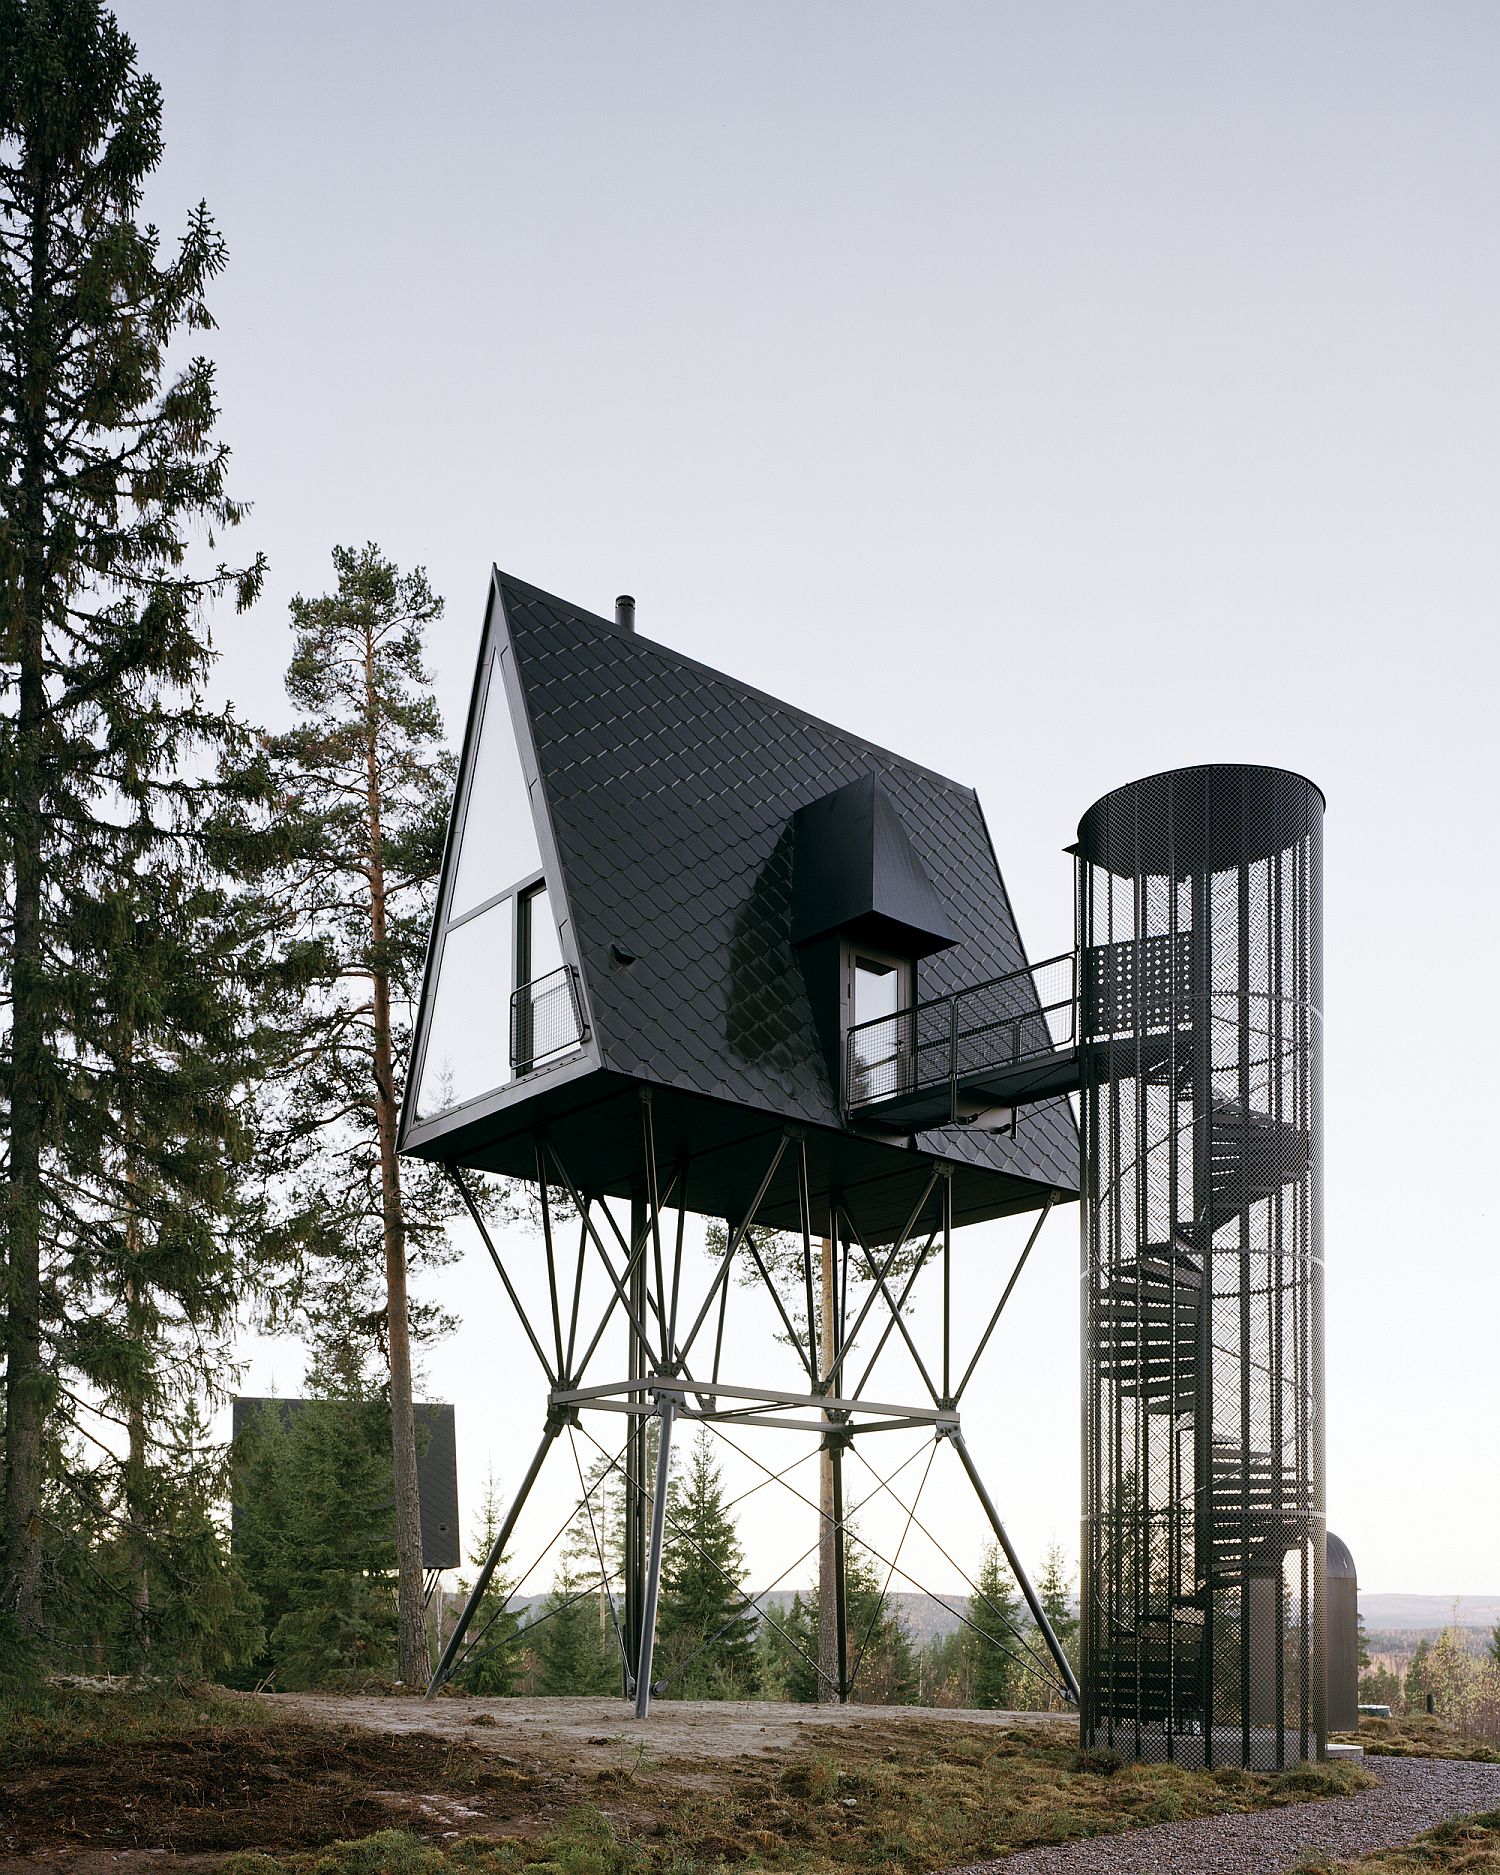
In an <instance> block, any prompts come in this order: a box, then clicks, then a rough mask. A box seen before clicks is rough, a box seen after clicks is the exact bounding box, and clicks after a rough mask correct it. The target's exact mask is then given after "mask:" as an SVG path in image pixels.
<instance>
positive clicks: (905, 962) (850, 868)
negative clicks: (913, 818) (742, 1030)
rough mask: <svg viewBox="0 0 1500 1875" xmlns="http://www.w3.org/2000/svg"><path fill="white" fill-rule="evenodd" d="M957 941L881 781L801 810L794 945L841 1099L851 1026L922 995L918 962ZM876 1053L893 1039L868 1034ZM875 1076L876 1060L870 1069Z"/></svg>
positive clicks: (885, 1018)
mask: <svg viewBox="0 0 1500 1875" xmlns="http://www.w3.org/2000/svg"><path fill="white" fill-rule="evenodd" d="M959 941H960V933H959V932H958V931H957V930H956V929H955V928H954V925H953V921H952V920H951V919H950V918H949V916H948V913H947V911H946V909H945V908H944V905H943V902H942V899H941V898H940V897H939V895H938V892H937V888H936V887H935V886H934V885H933V883H932V880H931V879H930V878H929V877H928V874H927V870H926V868H925V867H924V866H923V864H922V861H921V860H920V859H919V858H918V856H917V852H916V849H915V848H914V847H913V845H912V843H911V838H910V836H909V835H908V833H907V831H906V828H905V827H904V826H903V825H902V823H901V816H900V814H899V813H898V812H897V810H896V806H895V803H894V802H893V801H892V800H891V797H890V795H889V794H888V793H887V792H886V790H885V788H884V787H883V786H882V785H881V781H880V777H879V776H878V775H877V774H868V775H862V776H861V777H860V778H859V780H858V781H851V782H849V783H848V784H847V786H845V787H842V788H836V789H835V790H834V791H833V793H831V794H825V795H823V796H822V798H821V799H819V800H816V801H812V802H809V803H808V805H807V806H805V807H802V808H799V809H798V810H797V813H796V814H795V816H794V817H793V835H792V943H793V945H794V947H795V948H796V950H797V951H798V953H799V956H800V958H801V962H802V969H803V974H804V976H805V977H806V980H807V988H808V995H809V997H810V998H811V1001H812V1007H813V1018H814V1020H815V1021H816V1023H817V1026H818V1035H819V1038H820V1040H821V1041H822V1044H823V1049H824V1053H825V1055H826V1056H827V1059H828V1067H829V1074H830V1076H831V1077H832V1080H833V1084H834V1086H835V1088H838V1089H840V1096H841V1099H842V1098H843V1097H844V1094H845V1093H846V1091H847V1090H844V1089H843V1087H842V1083H843V1079H844V1071H845V1058H846V1054H847V1048H846V1041H847V1037H848V1035H849V1032H850V1030H851V1029H855V1030H859V1029H862V1027H863V1025H864V1024H865V1023H869V1022H876V1021H881V1022H884V1023H888V1022H889V1019H890V1018H892V1017H894V1016H895V1015H897V1014H898V1013H899V1012H900V1011H901V1010H903V1009H910V1008H911V1007H912V1005H913V1004H914V1003H915V1002H916V998H917V981H916V977H917V970H916V967H917V964H918V962H919V961H920V960H921V959H922V958H923V957H930V956H932V954H933V953H934V952H935V951H940V950H947V949H948V948H949V947H950V946H951V945H954V944H957V943H958V942H959ZM869 1033H870V1036H871V1041H872V1045H873V1046H874V1047H875V1048H876V1049H877V1051H879V1050H882V1049H884V1048H885V1046H886V1044H887V1042H888V1041H889V1036H887V1035H886V1034H885V1032H884V1029H882V1030H876V1031H870V1032H869ZM864 1067H865V1069H866V1070H867V1071H868V1070H874V1071H877V1072H878V1063H876V1062H871V1063H867V1064H864Z"/></svg>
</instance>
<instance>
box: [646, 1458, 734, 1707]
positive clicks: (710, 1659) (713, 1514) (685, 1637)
mask: <svg viewBox="0 0 1500 1875" xmlns="http://www.w3.org/2000/svg"><path fill="white" fill-rule="evenodd" d="M744 1573H745V1558H744V1553H743V1552H742V1550H741V1549H740V1543H739V1537H738V1535H737V1533H736V1531H735V1527H734V1522H733V1519H732V1518H731V1516H730V1514H729V1512H728V1511H727V1510H726V1509H725V1506H724V1480H723V1476H722V1474H721V1472H720V1470H719V1467H718V1465H717V1464H716V1463H715V1461H714V1455H713V1450H712V1447H711V1446H710V1443H709V1438H708V1434H707V1433H706V1432H705V1431H703V1430H701V1429H700V1430H699V1433H698V1437H697V1439H696V1440H695V1442H694V1444H693V1447H692V1450H691V1452H690V1454H689V1456H688V1463H687V1471H686V1475H685V1476H683V1475H682V1474H674V1476H673V1477H672V1480H671V1482H670V1484H669V1485H668V1487H667V1525H666V1536H665V1541H664V1544H663V1550H662V1581H661V1602H660V1607H659V1611H658V1616H657V1626H656V1637H657V1639H656V1664H655V1667H654V1669H653V1671H654V1674H655V1677H656V1678H658V1679H671V1680H672V1689H671V1690H672V1692H673V1694H674V1695H675V1696H676V1697H679V1698H682V1699H746V1698H748V1697H749V1696H750V1694H751V1692H752V1691H753V1689H754V1685H755V1655H756V1648H755V1630H756V1619H755V1615H754V1613H753V1611H751V1610H749V1609H747V1608H745V1606H744V1599H745V1597H744V1588H743V1578H744ZM679 1669H682V1671H681V1673H680V1677H674V1676H675V1675H678V1673H679Z"/></svg>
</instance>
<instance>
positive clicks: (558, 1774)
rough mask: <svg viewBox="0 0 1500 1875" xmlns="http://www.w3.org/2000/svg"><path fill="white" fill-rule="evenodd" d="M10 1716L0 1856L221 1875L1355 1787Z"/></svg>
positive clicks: (802, 1871) (559, 1858)
mask: <svg viewBox="0 0 1500 1875" xmlns="http://www.w3.org/2000/svg"><path fill="white" fill-rule="evenodd" d="M18 1717H19V1718H20V1721H21V1723H20V1724H19V1726H18V1725H17V1724H16V1722H15V1720H14V1719H13V1720H12V1722H11V1723H10V1725H9V1726H8V1728H7V1744H8V1746H9V1747H14V1748H13V1749H8V1750H7V1752H6V1753H5V1755H4V1761H3V1767H0V1848H3V1849H5V1850H9V1851H11V1852H12V1853H20V1854H24V1853H26V1852H27V1851H28V1850H32V1851H34V1850H35V1849H37V1848H40V1847H42V1846H46V1847H49V1848H56V1847H63V1846H68V1847H78V1848H80V1849H81V1848H83V1847H85V1846H87V1847H89V1848H95V1849H114V1850H120V1849H127V1848H141V1849H145V1848H152V1849H170V1850H176V1851H178V1852H179V1853H187V1852H196V1853H200V1854H201V1853H204V1852H215V1851H216V1852H219V1853H221V1854H224V1855H225V1857H226V1859H225V1860H224V1861H223V1862H222V1863H221V1865H220V1866H221V1867H222V1868H223V1869H224V1870H225V1871H226V1875H521V1872H522V1871H529V1872H530V1875H719V1872H720V1871H736V1870H740V1869H744V1870H746V1871H755V1870H766V1871H788V1872H795V1875H835V1871H839V1872H842V1871H847V1870H863V1871H870V1875H918V1872H919V1871H925V1870H930V1869H934V1868H942V1867H945V1866H948V1865H951V1864H953V1863H961V1862H973V1861H980V1860H983V1859H986V1858H987V1857H990V1856H996V1855H1003V1854H1005V1853H1007V1852H1009V1851H1011V1850H1014V1849H1020V1848H1024V1847H1028V1846H1031V1845H1034V1844H1042V1843H1058V1842H1066V1841H1069V1840H1072V1839H1074V1838H1077V1837H1082V1836H1090V1835H1095V1834H1100V1833H1103V1832H1108V1831H1113V1830H1122V1829H1132V1828H1139V1827H1144V1826H1147V1825H1150V1824H1154V1823H1164V1822H1174V1821H1178V1820H1181V1819H1187V1818H1192V1817H1200V1816H1213V1815H1226V1814H1239V1813H1244V1812H1247V1811H1252V1810H1260V1809H1265V1808H1267V1807H1270V1806H1274V1805H1277V1804H1283V1803H1301V1802H1305V1801H1307V1800H1308V1798H1309V1797H1319V1796H1332V1795H1341V1794H1343V1793H1344V1792H1346V1791H1349V1790H1354V1789H1358V1788H1360V1787H1361V1786H1362V1785H1363V1784H1365V1783H1367V1782H1369V1777H1368V1774H1367V1773H1365V1772H1362V1771H1361V1770H1360V1769H1359V1768H1358V1767H1357V1766H1355V1765H1352V1764H1346V1763H1337V1764H1332V1765H1319V1766H1314V1767H1299V1768H1294V1769H1291V1770H1287V1771H1284V1772H1281V1773H1279V1774H1276V1775H1265V1776H1262V1775H1258V1774H1255V1773H1251V1772H1245V1771H1219V1772H1214V1773H1207V1772H1202V1771H1188V1770H1184V1769H1182V1768H1181V1767H1179V1766H1175V1765H1144V1764H1135V1763H1132V1762H1128V1761H1122V1760H1121V1759H1119V1758H1117V1757H1115V1756H1114V1755H1113V1754H1110V1753H1106V1752H1083V1751H1080V1750H1079V1747H1078V1733H1077V1728H1076V1726H1075V1725H1070V1724H1068V1723H1067V1722H1063V1721H1060V1722H1058V1723H1057V1724H1048V1725H1027V1726H1023V1727H1017V1728H1015V1729H1013V1730H1009V1731H1006V1730H1001V1729H999V1728H997V1727H993V1726H978V1725H971V1724H965V1723H963V1722H962V1721H958V1722H954V1723H938V1722H935V1721H932V1720H915V1721H913V1722H911V1723H910V1724H903V1723H901V1722H900V1721H894V1720H885V1719H882V1720H879V1721H875V1720H866V1721H863V1722H857V1723H851V1724H849V1725H846V1726H845V1725H840V1726H838V1727H837V1728H827V1729H823V1728H819V1730H818V1731H817V1733H816V1734H815V1735H814V1736H813V1737H812V1738H811V1739H809V1740H808V1742H806V1743H799V1744H798V1745H796V1746H794V1747H791V1748H788V1749H784V1750H781V1751H779V1752H775V1753H769V1754H766V1755H764V1756H751V1755H746V1756H742V1757H738V1758H730V1759H724V1760H717V1761H714V1762H712V1763H707V1762H705V1761H703V1760H691V1761H689V1760H686V1759H680V1760H674V1759H671V1758H663V1759H661V1760H659V1761H658V1760H654V1759H652V1758H649V1757H647V1756H646V1755H645V1754H644V1753H642V1752H638V1751H631V1752H624V1751H622V1752H621V1753H620V1754H619V1755H618V1757H617V1758H616V1759H614V1760H613V1761H611V1762H608V1763H604V1764H601V1763H600V1762H599V1760H598V1758H597V1756H595V1757H592V1758H586V1757H581V1756H580V1754H579V1753H578V1751H577V1749H576V1747H574V1746H570V1745H569V1743H568V1741H567V1739H566V1738H565V1737H548V1736H546V1735H543V1734H542V1733H541V1729H540V1728H538V1733H537V1734H536V1735H532V1734H531V1732H530V1728H528V1736H527V1738H526V1740H525V1744H524V1746H521V1747H517V1746H516V1745H515V1744H514V1742H513V1741H512V1740H511V1739H510V1738H507V1739H506V1740H505V1742H506V1743H507V1745H509V1746H510V1747H511V1749H522V1750H524V1751H525V1753H526V1756H525V1757H524V1758H522V1757H505V1756H502V1755H500V1754H497V1753H495V1752H494V1751H493V1750H491V1749H487V1747H488V1746H489V1741H490V1739H491V1738H493V1737H494V1736H495V1734H494V1733H490V1734H488V1735H483V1734H480V1735H477V1736H478V1738H479V1739H480V1740H481V1741H482V1742H476V1743H473V1744H469V1743H464V1742H459V1741H454V1742H452V1743H450V1742H449V1741H448V1740H446V1739H443V1738H439V1737H436V1736H433V1735H431V1734H424V1733H405V1734H403V1733H377V1732H369V1731H364V1730H361V1729H357V1728H350V1727H344V1726H338V1725H333V1724H329V1723H326V1722H323V1721H321V1720H309V1719H308V1718H306V1717H303V1716H296V1715H292V1714H288V1715H286V1716H283V1715H281V1714H279V1713H278V1712H277V1711H276V1708H275V1703H274V1701H260V1702H257V1701H254V1700H250V1699H247V1698H243V1697H236V1696H232V1695H230V1696H223V1695H207V1694H205V1695H191V1696H189V1695H186V1694H183V1693H180V1692H176V1693H170V1694H123V1693H114V1694H109V1693H86V1692H83V1691H75V1692H72V1693H56V1694H54V1695H52V1696H51V1700H50V1703H49V1704H48V1705H46V1707H45V1708H39V1707H33V1708H30V1709H28V1710H27V1711H26V1712H24V1713H22V1714H19V1715H18ZM230 1851H237V1852H238V1853H233V1854H230V1853H228V1852H230Z"/></svg>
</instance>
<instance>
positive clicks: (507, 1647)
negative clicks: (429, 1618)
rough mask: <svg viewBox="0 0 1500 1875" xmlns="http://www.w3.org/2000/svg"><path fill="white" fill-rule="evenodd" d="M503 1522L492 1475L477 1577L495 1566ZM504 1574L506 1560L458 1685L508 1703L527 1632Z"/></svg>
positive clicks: (482, 1608) (472, 1557)
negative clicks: (492, 1558)
mask: <svg viewBox="0 0 1500 1875" xmlns="http://www.w3.org/2000/svg"><path fill="white" fill-rule="evenodd" d="M502 1516H503V1509H502V1506H501V1503H500V1498H499V1494H498V1493H497V1491H496V1489H495V1474H494V1472H493V1471H491V1472H490V1473H489V1475H488V1477H487V1478H486V1480H485V1488H484V1503H483V1504H482V1505H481V1507H480V1512H479V1518H480V1522H479V1537H478V1540H477V1541H476V1543H475V1545H474V1547H473V1549H471V1550H470V1551H469V1561H470V1563H471V1564H472V1565H473V1567H474V1569H475V1571H476V1572H477V1571H478V1570H480V1569H482V1568H483V1567H484V1565H485V1563H486V1562H487V1561H488V1560H489V1554H490V1551H491V1550H492V1549H493V1548H494V1547H495V1538H496V1536H497V1535H498V1534H499V1531H500V1522H501V1518H502ZM504 1569H505V1558H504V1557H503V1556H502V1557H501V1559H500V1561H499V1563H498V1564H497V1565H496V1568H495V1573H494V1574H493V1575H492V1576H491V1577H490V1580H489V1585H488V1587H487V1588H486V1589H485V1591H484V1594H483V1595H481V1596H480V1598H479V1606H478V1608H477V1609H476V1610H475V1611H474V1619H473V1622H472V1623H471V1625H470V1628H469V1634H470V1636H471V1642H470V1647H471V1651H469V1652H467V1653H465V1654H464V1656H463V1659H462V1663H461V1665H460V1666H459V1669H458V1671H457V1672H456V1673H455V1674H454V1676H453V1677H454V1681H455V1683H456V1684H457V1685H458V1686H461V1687H462V1688H463V1690H464V1691H465V1692H466V1693H478V1694H482V1695H483V1696H485V1697H487V1698H491V1699H503V1698H507V1697H508V1696H509V1695H510V1694H512V1693H514V1692H515V1690H516V1679H517V1675H518V1671H519V1667H520V1655H519V1649H518V1648H517V1646H516V1645H515V1642H516V1637H517V1635H518V1634H519V1633H520V1631H521V1620H520V1616H519V1614H518V1613H517V1611H516V1609H515V1608H514V1607H512V1606H511V1605H510V1598H511V1586H510V1584H509V1583H507V1582H506V1581H505V1579H504ZM459 1587H460V1588H461V1589H464V1590H465V1592H467V1588H468V1585H467V1584H466V1583H464V1582H460V1583H459Z"/></svg>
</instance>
